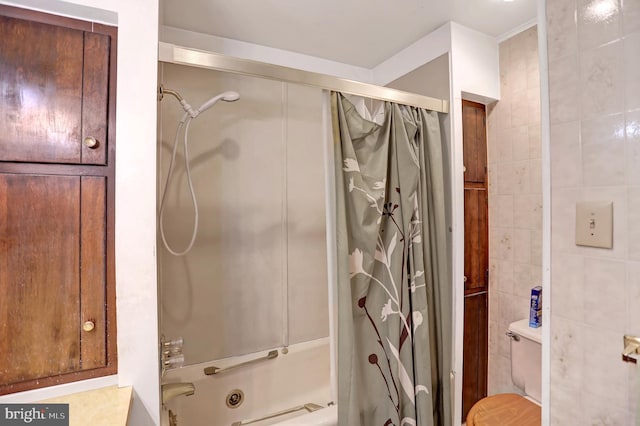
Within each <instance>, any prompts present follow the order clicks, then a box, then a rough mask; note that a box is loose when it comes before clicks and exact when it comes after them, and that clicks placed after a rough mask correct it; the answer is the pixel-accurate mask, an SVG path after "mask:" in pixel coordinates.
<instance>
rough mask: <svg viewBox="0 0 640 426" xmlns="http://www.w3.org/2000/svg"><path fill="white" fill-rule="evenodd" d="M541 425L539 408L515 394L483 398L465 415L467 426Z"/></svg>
mask: <svg viewBox="0 0 640 426" xmlns="http://www.w3.org/2000/svg"><path fill="white" fill-rule="evenodd" d="M541 423H542V420H541V409H540V407H539V406H538V405H536V404H534V403H533V402H531V401H529V400H528V399H526V398H524V397H523V396H521V395H518V394H515V393H503V394H498V395H492V396H488V397H486V398H483V399H481V400H480V401H478V402H476V403H475V405H474V406H473V407H471V410H469V414H468V415H467V426H540V424H541Z"/></svg>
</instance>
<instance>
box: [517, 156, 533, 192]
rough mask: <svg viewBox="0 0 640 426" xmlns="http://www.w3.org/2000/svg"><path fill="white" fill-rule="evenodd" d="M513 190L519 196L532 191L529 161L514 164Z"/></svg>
mask: <svg viewBox="0 0 640 426" xmlns="http://www.w3.org/2000/svg"><path fill="white" fill-rule="evenodd" d="M513 177H514V181H513V190H514V192H515V193H517V194H526V193H528V192H529V191H530V183H531V178H530V172H529V161H528V160H523V161H515V162H514V163H513Z"/></svg>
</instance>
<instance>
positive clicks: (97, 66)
mask: <svg viewBox="0 0 640 426" xmlns="http://www.w3.org/2000/svg"><path fill="white" fill-rule="evenodd" d="M82 87H83V89H82V91H83V100H82V137H83V139H84V138H86V137H93V138H95V139H96V141H98V145H97V146H95V147H93V148H89V147H87V146H86V145H84V144H83V145H82V163H83V164H106V161H107V158H106V152H107V125H106V123H107V108H108V101H109V100H108V93H109V37H108V36H106V35H104V34H95V33H85V34H84V76H83V82H82Z"/></svg>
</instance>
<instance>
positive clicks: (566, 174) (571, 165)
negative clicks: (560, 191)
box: [550, 121, 582, 187]
mask: <svg viewBox="0 0 640 426" xmlns="http://www.w3.org/2000/svg"><path fill="white" fill-rule="evenodd" d="M550 139H551V140H550V145H551V147H550V148H551V186H552V187H573V186H579V185H580V184H582V156H581V150H580V123H579V122H578V121H572V122H569V123H562V124H555V125H553V126H551V129H550Z"/></svg>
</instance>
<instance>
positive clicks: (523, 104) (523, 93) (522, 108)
mask: <svg viewBox="0 0 640 426" xmlns="http://www.w3.org/2000/svg"><path fill="white" fill-rule="evenodd" d="M523 80H524V81H525V83H524V88H523V89H522V90H518V91H517V92H513V102H511V127H518V126H526V125H528V124H529V122H528V121H529V117H528V115H529V106H528V105H527V100H528V97H527V96H528V95H527V93H528V91H527V88H526V85H527V83H526V78H524V79H523Z"/></svg>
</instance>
